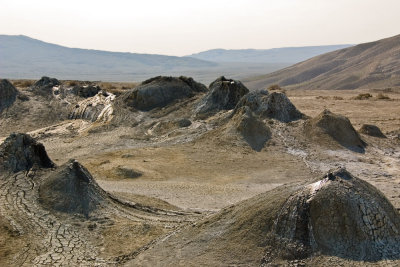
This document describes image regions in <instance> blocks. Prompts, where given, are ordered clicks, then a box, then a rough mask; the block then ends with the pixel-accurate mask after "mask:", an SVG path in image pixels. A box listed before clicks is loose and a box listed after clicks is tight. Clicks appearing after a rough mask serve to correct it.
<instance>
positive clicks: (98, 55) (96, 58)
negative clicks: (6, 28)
mask: <svg viewBox="0 0 400 267" xmlns="http://www.w3.org/2000/svg"><path fill="white" fill-rule="evenodd" d="M214 66H217V64H216V63H214V62H207V61H204V60H199V59H195V58H190V57H174V56H163V55H150V54H136V53H119V52H106V51H99V50H88V49H79V48H68V47H64V46H60V45H55V44H50V43H46V42H42V41H39V40H36V39H32V38H30V37H27V36H23V35H18V36H15V35H0V76H2V77H5V78H39V77H41V76H42V75H48V76H55V77H57V78H61V79H68V78H74V79H79V78H82V79H93V78H94V79H111V80H118V79H120V77H123V79H127V78H128V79H129V77H132V78H133V77H136V75H137V74H146V73H149V72H152V73H156V74H158V73H163V72H166V71H177V72H179V71H182V70H188V69H189V70H190V69H196V70H197V69H201V68H209V67H214ZM132 78H131V79H132Z"/></svg>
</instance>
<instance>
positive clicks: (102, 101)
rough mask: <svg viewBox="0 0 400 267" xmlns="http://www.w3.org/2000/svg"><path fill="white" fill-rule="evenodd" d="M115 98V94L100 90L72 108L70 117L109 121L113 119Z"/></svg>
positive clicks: (73, 118)
mask: <svg viewBox="0 0 400 267" xmlns="http://www.w3.org/2000/svg"><path fill="white" fill-rule="evenodd" d="M114 99H115V95H113V94H110V93H102V92H100V93H98V94H97V95H95V96H93V97H89V98H87V99H85V100H82V101H80V102H79V103H78V104H76V105H75V106H74V107H73V108H72V109H71V112H70V114H69V116H68V118H69V119H72V120H75V119H82V120H89V121H93V122H94V121H100V122H108V121H110V120H111V119H112V115H113V111H114V109H113V102H114Z"/></svg>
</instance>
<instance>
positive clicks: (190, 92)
mask: <svg viewBox="0 0 400 267" xmlns="http://www.w3.org/2000/svg"><path fill="white" fill-rule="evenodd" d="M206 91H207V88H206V87H205V86H204V85H203V84H201V83H198V82H196V81H194V80H193V79H192V78H188V77H183V76H181V77H179V78H176V77H164V76H158V77H155V78H151V79H149V80H146V81H144V82H142V83H141V84H140V85H139V86H137V87H136V88H134V89H132V90H129V91H128V92H126V93H124V94H122V95H121V96H120V99H121V100H122V102H123V103H124V104H125V105H127V106H128V107H131V108H134V109H137V110H142V111H149V110H151V109H154V108H160V107H164V106H166V105H168V104H171V103H173V102H175V101H177V100H179V99H184V98H191V97H193V96H195V95H196V94H198V93H203V92H206Z"/></svg>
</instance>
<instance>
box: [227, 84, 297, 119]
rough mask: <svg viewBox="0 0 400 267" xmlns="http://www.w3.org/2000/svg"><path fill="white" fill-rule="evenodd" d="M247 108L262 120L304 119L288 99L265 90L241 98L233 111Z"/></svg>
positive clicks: (279, 93) (283, 95) (280, 94)
mask: <svg viewBox="0 0 400 267" xmlns="http://www.w3.org/2000/svg"><path fill="white" fill-rule="evenodd" d="M243 106H247V107H249V108H250V109H251V110H252V111H253V112H254V114H255V115H257V116H260V117H262V118H271V119H276V120H279V121H282V122H290V121H294V120H298V119H302V118H304V114H302V113H301V112H300V111H299V110H297V108H296V107H295V106H294V105H293V104H292V102H290V100H289V98H288V97H287V96H286V95H285V94H284V93H281V92H273V93H271V94H269V93H268V91H267V90H258V91H253V92H250V93H248V94H246V95H245V96H243V97H242V98H241V99H240V101H239V103H238V104H237V106H236V108H235V109H239V108H240V107H243Z"/></svg>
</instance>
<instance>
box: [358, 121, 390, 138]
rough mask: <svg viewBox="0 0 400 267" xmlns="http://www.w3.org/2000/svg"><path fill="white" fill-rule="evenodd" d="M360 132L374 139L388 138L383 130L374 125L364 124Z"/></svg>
mask: <svg viewBox="0 0 400 267" xmlns="http://www.w3.org/2000/svg"><path fill="white" fill-rule="evenodd" d="M359 132H360V133H363V134H366V135H370V136H374V137H379V138H386V136H385V135H384V134H383V133H382V132H381V129H379V128H378V126H375V125H372V124H363V125H362V126H361V129H360V130H359Z"/></svg>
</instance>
